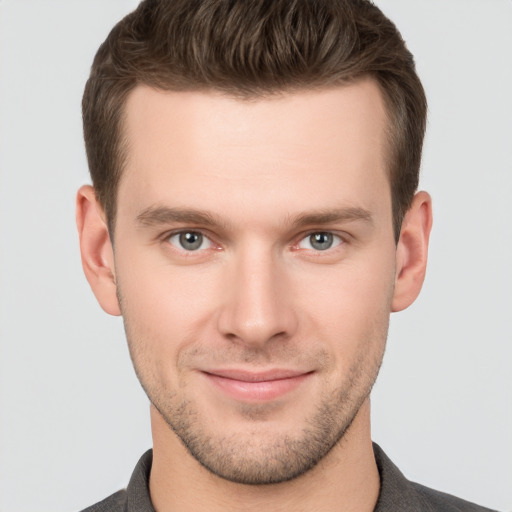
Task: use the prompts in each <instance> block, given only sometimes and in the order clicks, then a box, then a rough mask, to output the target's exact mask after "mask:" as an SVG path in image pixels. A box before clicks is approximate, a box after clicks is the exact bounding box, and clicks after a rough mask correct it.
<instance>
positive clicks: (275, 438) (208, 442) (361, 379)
mask: <svg viewBox="0 0 512 512" xmlns="http://www.w3.org/2000/svg"><path fill="white" fill-rule="evenodd" d="M120 304H121V305H122V304H123V301H121V300H120ZM129 317H130V315H129V314H127V312H126V310H125V308H123V318H124V324H125V331H126V336H127V340H128V346H129V349H130V356H131V358H132V362H133V364H134V368H135V372H136V374H137V377H138V378H139V381H140V383H141V385H142V387H143V389H144V391H145V392H146V394H147V396H148V398H149V400H150V401H151V403H152V404H153V406H154V407H155V408H156V410H157V411H158V413H159V414H160V415H161V416H162V418H163V419H164V420H165V422H166V423H167V425H168V426H169V427H170V429H171V430H172V431H173V432H174V434H175V435H176V436H177V437H178V438H179V440H180V441H181V443H182V444H183V445H184V446H185V448H186V449H187V451H188V453H189V454H190V455H191V456H192V457H193V458H194V459H195V460H196V461H197V462H199V463H200V464H201V465H202V466H203V467H205V468H206V469H208V470H209V471H210V472H211V473H213V474H214V475H217V476H219V477H221V478H223V479H226V480H229V481H231V482H236V483H241V484H248V485H268V484H275V483H280V482H286V481H289V480H292V479H295V478H297V477H299V476H300V475H302V474H304V473H306V472H308V471H309V470H311V469H312V468H314V467H315V466H316V465H317V464H318V463H319V462H320V461H321V460H322V459H324V457H325V456H326V455H327V454H328V453H329V452H331V450H332V449H333V448H334V447H335V446H336V445H338V444H339V443H340V442H341V441H342V440H343V438H344V436H345V435H346V434H347V432H348V431H349V429H350V426H351V424H352V422H353V421H354V418H355V417H356V415H357V413H358V412H359V410H360V408H361V406H362V405H363V403H364V402H365V400H366V399H367V398H368V396H369V394H370V391H371V389H372V387H373V384H374V382H375V380H376V378H377V375H378V372H379V368H380V364H381V361H382V356H383V352H384V347H385V341H386V337H387V329H388V318H387V317H386V316H385V315H384V318H386V320H383V318H382V317H381V318H380V320H379V321H376V322H375V325H374V326H373V328H372V329H370V333H367V338H366V339H365V340H364V341H363V342H362V343H361V345H360V347H359V348H360V350H359V353H358V357H357V358H356V360H355V361H354V363H353V364H352V366H351V368H350V370H349V372H348V375H347V376H346V378H345V379H344V381H343V383H342V384H340V385H339V386H337V387H334V389H332V390H330V391H328V392H325V393H324V394H323V395H322V397H321V400H320V401H319V403H318V405H316V406H315V409H314V412H312V413H311V414H310V415H309V416H308V417H307V418H305V420H304V427H303V428H302V430H301V431H300V432H299V433H295V432H294V433H290V432H286V431H283V432H282V433H279V434H274V435H272V436H271V435H269V434H268V432H266V429H265V420H266V416H267V415H268V416H271V414H272V411H271V404H270V406H269V405H265V404H263V405H261V404H256V405H255V404H242V405H241V407H240V409H239V411H240V416H241V417H242V418H243V419H244V420H245V424H246V425H249V426H250V427H248V428H245V429H244V430H243V432H233V433H231V434H229V435H221V434H216V433H214V432H210V431H208V426H209V425H211V422H212V420H213V419H212V418H207V417H205V415H204V414H201V411H200V410H199V408H198V407H197V404H196V403H194V401H192V400H191V399H189V398H186V397H184V396H181V397H180V396H179V394H178V391H177V390H168V389H164V388H163V387H162V386H161V385H159V384H158V379H157V378H156V374H155V372H154V371H152V369H151V368H152V364H151V358H150V356H149V350H148V348H147V347H148V343H147V342H148V340H144V339H141V337H140V336H138V335H137V334H136V333H135V332H134V330H133V329H132V326H131V324H130V321H129ZM383 324H385V325H383ZM376 347H379V348H378V349H377V350H376ZM287 350H289V349H287ZM197 351H198V350H197V348H195V349H193V350H191V353H194V354H197ZM249 352H251V353H249ZM203 355H204V354H203ZM260 356H261V357H264V358H265V359H272V357H271V356H269V354H264V355H261V354H260V355H258V354H257V353H256V352H254V351H252V349H247V351H246V353H245V354H243V355H242V356H238V357H237V358H236V359H235V360H238V361H240V360H249V359H253V360H254V359H258V358H260V359H261V357H260ZM292 357H293V356H292ZM319 357H322V358H323V359H326V358H329V357H330V356H329V355H328V354H322V356H319ZM282 360H283V359H281V358H279V361H282ZM292 360H293V359H292ZM324 363H325V361H324ZM180 391H181V389H180Z"/></svg>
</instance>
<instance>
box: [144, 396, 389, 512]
mask: <svg viewBox="0 0 512 512" xmlns="http://www.w3.org/2000/svg"><path fill="white" fill-rule="evenodd" d="M151 426H152V431H153V443H154V446H153V465H152V468H151V476H150V484H149V487H150V494H151V500H152V502H153V505H154V507H155V510H157V511H158V512H172V511H176V510H180V511H184V512H188V511H197V510H209V512H217V511H219V512H220V511H225V510H231V511H234V512H238V511H242V510H243V511H244V512H251V511H253V510H254V511H255V512H256V511H258V512H259V511H261V510H262V509H263V510H268V511H269V512H279V511H285V510H286V511H288V510H294V511H295V512H302V511H304V512H306V511H311V510H322V511H326V512H330V511H336V512H349V511H350V512H355V511H358V512H371V511H373V510H374V508H375V504H376V502H377V498H378V494H379V488H380V479H379V473H378V470H377V465H376V463H375V458H374V455H373V448H372V443H371V438H370V404H369V399H367V400H366V402H365V403H364V404H363V406H362V407H361V409H360V410H359V412H358V414H357V416H356V417H355V418H354V421H353V422H352V425H351V426H350V428H349V429H348V430H347V432H346V433H345V435H344V437H343V439H342V440H341V441H340V442H338V444H337V445H336V446H335V447H334V448H333V449H332V450H331V451H330V452H329V453H328V454H327V455H326V456H325V457H324V458H323V459H322V460H321V461H320V463H319V464H318V465H317V466H315V467H314V468H313V469H311V470H310V471H308V472H307V473H305V474H304V475H301V476H300V477H298V478H296V479H294V480H291V481H289V482H284V483H280V484H273V485H244V484H237V483H233V482H230V481H227V480H224V479H222V478H220V477H218V476H215V475H213V474H212V473H210V471H208V470H207V469H205V468H204V467H203V466H201V465H200V464H199V463H198V462H197V461H196V460H195V459H194V458H193V457H192V456H191V455H190V454H189V452H188V451H187V449H186V448H185V447H184V446H183V445H182V443H181V441H180V440H179V439H178V438H177V437H176V435H175V434H174V432H172V430H171V429H170V428H169V427H168V425H167V424H166V422H165V420H164V419H163V418H162V416H161V415H160V414H159V413H158V412H157V411H156V410H155V408H154V407H151Z"/></svg>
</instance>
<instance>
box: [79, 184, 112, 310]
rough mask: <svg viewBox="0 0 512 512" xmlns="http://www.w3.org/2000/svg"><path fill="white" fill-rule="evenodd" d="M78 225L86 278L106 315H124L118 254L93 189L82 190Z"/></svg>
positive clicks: (83, 188) (80, 190)
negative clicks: (117, 271)
mask: <svg viewBox="0 0 512 512" xmlns="http://www.w3.org/2000/svg"><path fill="white" fill-rule="evenodd" d="M76 225H77V227H78V235H79V237H80V254H81V255H82V266H83V269H84V272H85V277H87V281H89V284H90V285H91V288H92V291H93V292H94V295H95V296H96V299H97V300H98V302H99V303H100V306H101V307H102V308H103V309H104V311H106V312H107V313H109V314H110V315H116V316H117V315H120V314H121V309H120V307H119V302H118V300H117V293H116V288H117V287H116V278H115V267H114V251H113V248H112V243H111V241H110V237H109V234H108V227H107V222H106V216H105V214H104V212H103V209H102V207H101V205H100V204H99V202H98V200H97V199H96V194H95V193H94V189H93V188H92V187H91V186H90V185H84V186H83V187H81V188H80V189H79V190H78V193H77V196H76Z"/></svg>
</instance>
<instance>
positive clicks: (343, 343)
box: [295, 251, 394, 365]
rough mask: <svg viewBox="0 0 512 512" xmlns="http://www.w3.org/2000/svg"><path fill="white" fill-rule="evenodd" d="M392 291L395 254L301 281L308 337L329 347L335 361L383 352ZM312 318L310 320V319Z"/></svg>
mask: <svg viewBox="0 0 512 512" xmlns="http://www.w3.org/2000/svg"><path fill="white" fill-rule="evenodd" d="M393 288H394V258H393V252H392V251H389V253H388V254H382V255H371V254H368V255H367V256H366V257H364V258H363V257H361V258H357V259H354V260H353V261H349V260H347V261H346V262H344V263H343V264H342V265H339V266H336V267H331V268H330V269H329V270H328V272H326V273H325V274H324V275H323V276H322V275H317V276H312V278H311V279H308V280H307V281H303V282H302V284H301V285H300V290H299V289H297V291H296V293H295V296H296V297H302V300H301V301H300V306H299V309H300V310H301V311H302V312H303V315H302V317H303V323H304V328H305V329H307V330H308V331H309V332H307V337H309V338H311V337H313V338H314V336H315V333H317V336H319V337H320V338H321V339H323V340H325V341H326V342H327V343H329V344H330V345H331V351H332V353H333V354H334V355H335V356H336V359H337V363H338V364H342V365H348V364H350V361H352V360H354V358H356V357H359V356H358V355H357V354H359V353H362V352H367V351H369V352H372V353H380V352H381V351H382V350H383V346H384V344H385V339H386V335H387V328H388V323H389V315H390V311H391V299H392V296H393ZM308 319H309V320H308Z"/></svg>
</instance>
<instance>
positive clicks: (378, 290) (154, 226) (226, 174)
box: [77, 0, 485, 512]
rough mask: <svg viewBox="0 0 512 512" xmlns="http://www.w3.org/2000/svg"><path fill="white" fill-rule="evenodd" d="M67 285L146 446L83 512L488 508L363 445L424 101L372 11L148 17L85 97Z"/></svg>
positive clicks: (394, 298)
mask: <svg viewBox="0 0 512 512" xmlns="http://www.w3.org/2000/svg"><path fill="white" fill-rule="evenodd" d="M83 113H84V134H85V140H86V148H87V154H88V159H89V165H90V170H91V176H92V180H93V187H90V186H85V187H82V188H81V189H80V191H79V193H78V198H77V223H78V229H79V233H80V246H81V252H82V261H83V266H84V271H85V273H86V276H87V278H88V280H89V283H90V284H91V287H92V289H93V291H94V293H95V295H96V297H97V299H98V301H99V303H100V305H101V306H102V307H103V309H104V310H105V311H106V312H107V313H109V314H112V315H121V314H122V315H123V319H124V324H125V330H126V334H127V340H128V345H129V348H130V354H131V357H132V360H133V363H134V367H135V370H136V373H137V375H138V377H139V380H140V382H141V384H142V386H143V388H144V390H145V391H146V393H147V395H148V397H149V399H150V401H151V404H152V405H151V423H152V433H153V443H154V445H153V450H152V452H148V453H146V454H145V455H144V456H143V457H142V459H141V461H140V462H139V464H138V466H137V468H136V469H135V471H134V474H133V477H132V480H131V482H130V484H129V486H128V489H127V491H120V492H119V493H116V494H115V495H113V496H111V497H110V498H107V499H106V500H105V501H103V502H101V503H99V504H97V505H95V506H93V507H91V508H90V509H89V510H130V511H131V510H140V511H145V510H157V511H158V512H165V511H171V510H185V511H187V510H203V509H208V510H252V509H256V508H257V509H265V510H326V511H330V510H336V511H338V510H347V511H348V510H358V511H372V510H377V511H386V510H396V511H400V510H404V511H405V510H408V511H409V510H468V511H469V510H475V511H476V510H485V509H483V508H481V507H478V506H477V505H473V504H470V503H468V502H465V501H462V500H460V499H458V498H454V497H452V496H448V495H445V494H442V493H439V492H436V491H432V490H429V489H426V488H424V487H422V486H419V485H417V484H412V483H410V482H408V481H407V480H406V479H405V478H404V477H403V475H401V473H400V472H399V471H398V469H397V468H396V467H395V466H394V465H393V464H392V463H391V461H390V460H389V459H388V458H387V457H386V456H385V454H384V453H383V452H382V450H381V449H380V448H379V447H378V446H377V445H372V442H371V437H370V414H369V409H370V405H369V394H370V391H371V388H372V386H373V383H374V382H375V379H376V377H377V373H378V370H379V367H380V364H381V361H382V356H383V353H384V348H385V342H386V336H387V328H388V322H389V315H390V313H391V312H392V311H400V310H402V309H405V308H406V307H408V306H409V305H410V304H411V303H412V302H413V301H414V300H415V298H416V297H417V295H418V293H419V291H420V289H421V285H422V282H423V279H424V275H425V268H426V261H427V247H428V238H429V233H430V228H431V224H432V213H431V200H430V197H429V195H428V194H427V193H425V192H416V189H417V185H418V172H419V166H420V159H421V147H422V141H423V135H424V130H425V120H426V101H425V96H424V92H423V88H422V86H421V83H420V81H419V79H418V77H417V75H416V73H415V70H414V63H413V59H412V56H411V55H410V53H409V52H408V51H407V49H406V48H405V45H404V43H403V41H402V39H401V37H400V35H399V33H398V32H397V31H396V28H395V27H394V25H393V24H392V23H391V22H390V21H389V20H387V19H386V18H385V17H384V16H383V15H382V13H381V12H380V11H379V10H378V9H377V8H376V7H375V6H373V5H372V4H371V3H369V2H367V1H358V0H354V1H343V0H339V1H336V2H333V1H332V0H330V1H327V0H325V1H324V2H320V1H319V2H308V1H302V2H301V1H296V2H290V1H280V0H275V1H273V2H263V1H255V2H247V1H242V0H240V1H231V2H226V1H221V0H217V1H209V2H199V1H198V2H191V1H190V0H181V1H174V2H167V1H163V0H162V1H145V2H143V3H141V4H140V6H139V7H138V9H137V10H136V11H135V12H134V13H132V14H131V15H129V16H127V17H126V18H125V19H124V20H122V21H121V22H120V23H119V24H118V25H116V27H115V28H114V29H113V31H112V32H111V34H110V35H109V36H108V38H107V40H106V41H105V43H104V44H103V45H102V46H101V48H100V50H99V51H98V54H97V55H96V58H95V61H94V64H93V68H92V71H91V76H90V79H89V81H88V83H87V86H86V90H85V93H84V100H83Z"/></svg>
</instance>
